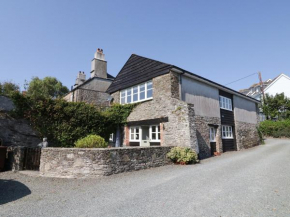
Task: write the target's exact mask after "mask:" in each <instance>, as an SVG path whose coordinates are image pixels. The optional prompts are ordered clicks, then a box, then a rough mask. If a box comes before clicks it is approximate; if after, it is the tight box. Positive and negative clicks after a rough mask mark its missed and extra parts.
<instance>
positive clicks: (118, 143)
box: [115, 124, 121, 147]
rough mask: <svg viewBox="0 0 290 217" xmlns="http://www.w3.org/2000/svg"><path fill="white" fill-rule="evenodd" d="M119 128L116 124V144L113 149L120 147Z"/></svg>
mask: <svg viewBox="0 0 290 217" xmlns="http://www.w3.org/2000/svg"><path fill="white" fill-rule="evenodd" d="M120 131H121V130H120V126H119V124H118V126H117V130H116V142H115V147H121V133H120Z"/></svg>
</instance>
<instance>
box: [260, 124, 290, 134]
mask: <svg viewBox="0 0 290 217" xmlns="http://www.w3.org/2000/svg"><path fill="white" fill-rule="evenodd" d="M259 130H260V131H261V133H263V134H264V135H265V136H271V137H275V138H281V137H288V138H290V120H282V121H270V120H267V121H263V122H261V123H260V127H259Z"/></svg>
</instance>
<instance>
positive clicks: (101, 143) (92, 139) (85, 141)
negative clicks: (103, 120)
mask: <svg viewBox="0 0 290 217" xmlns="http://www.w3.org/2000/svg"><path fill="white" fill-rule="evenodd" d="M107 146H108V143H107V142H106V141H105V139H104V138H102V137H101V136H98V135H88V136H86V137H85V138H82V139H79V140H78V141H77V142H76V143H75V147H76V148H106V147H107Z"/></svg>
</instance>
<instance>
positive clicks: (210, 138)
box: [209, 127, 216, 142]
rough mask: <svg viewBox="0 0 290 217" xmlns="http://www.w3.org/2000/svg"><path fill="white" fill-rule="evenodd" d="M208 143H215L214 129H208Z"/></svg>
mask: <svg viewBox="0 0 290 217" xmlns="http://www.w3.org/2000/svg"><path fill="white" fill-rule="evenodd" d="M209 141H210V142H216V128H215V127H209Z"/></svg>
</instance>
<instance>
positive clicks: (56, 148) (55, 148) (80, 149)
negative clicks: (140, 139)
mask: <svg viewBox="0 0 290 217" xmlns="http://www.w3.org/2000/svg"><path fill="white" fill-rule="evenodd" d="M165 147H166V148H168V147H172V148H173V147H175V146H173V145H168V146H165V145H164V146H147V147H145V146H144V147H140V146H138V147H136V146H134V147H133V146H131V147H114V148H65V147H47V148H42V150H79V151H86V150H88V151H89V150H90V151H110V150H112V151H114V150H128V149H150V148H153V149H154V148H165Z"/></svg>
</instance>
